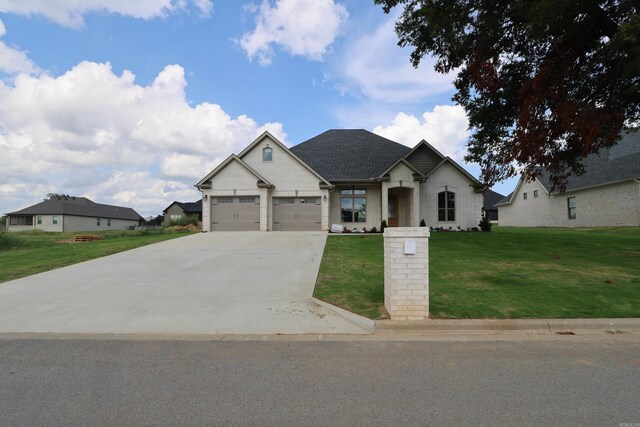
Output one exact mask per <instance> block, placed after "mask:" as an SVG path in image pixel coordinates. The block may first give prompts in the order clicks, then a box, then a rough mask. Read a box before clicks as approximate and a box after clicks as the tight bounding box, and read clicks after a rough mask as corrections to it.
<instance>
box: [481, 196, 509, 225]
mask: <svg viewBox="0 0 640 427" xmlns="http://www.w3.org/2000/svg"><path fill="white" fill-rule="evenodd" d="M502 199H504V196H503V195H502V194H500V193H496V192H495V191H493V190H487V192H486V193H484V197H483V199H482V206H483V209H484V212H485V215H487V216H488V217H489V220H490V221H498V208H497V207H496V206H495V204H496V203H498V202H500V201H501V200H502Z"/></svg>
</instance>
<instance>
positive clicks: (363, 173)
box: [291, 129, 410, 181]
mask: <svg viewBox="0 0 640 427" xmlns="http://www.w3.org/2000/svg"><path fill="white" fill-rule="evenodd" d="M409 151H410V149H409V147H407V146H404V145H402V144H398V143H397V142H394V141H391V140H389V139H387V138H383V137H381V136H379V135H376V134H374V133H372V132H369V131H367V130H364V129H331V130H328V131H326V132H323V133H321V134H320V135H318V136H315V137H313V138H311V139H308V140H306V141H304V142H302V143H300V144H298V145H295V146H293V147H291V152H292V153H294V154H295V155H297V156H298V157H300V158H301V159H302V160H304V161H305V162H306V163H308V164H309V165H310V166H311V167H312V168H313V169H314V170H317V171H318V172H319V173H320V174H322V176H324V177H326V178H327V179H328V180H330V181H340V180H363V181H365V180H373V179H375V178H376V177H379V176H380V175H381V174H383V172H384V171H386V170H387V169H388V168H389V167H390V166H391V165H393V164H394V163H395V162H397V161H398V159H400V158H401V157H403V156H404V155H405V154H407V153H408V152H409Z"/></svg>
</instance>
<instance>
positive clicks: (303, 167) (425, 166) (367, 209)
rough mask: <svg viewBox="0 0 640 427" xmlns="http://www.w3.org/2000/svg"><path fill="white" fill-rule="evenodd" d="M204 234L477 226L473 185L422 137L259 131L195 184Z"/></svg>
mask: <svg viewBox="0 0 640 427" xmlns="http://www.w3.org/2000/svg"><path fill="white" fill-rule="evenodd" d="M196 187H197V188H198V189H199V190H200V191H201V192H202V195H203V198H202V200H203V203H202V218H203V230H204V231H241V230H261V231H271V230H273V231H286V230H290V231H296V230H329V229H330V228H331V227H332V225H338V226H340V227H346V228H349V229H363V228H367V229H371V228H373V227H376V228H378V229H379V228H380V225H381V222H382V221H383V220H384V221H386V222H387V224H388V225H389V226H391V227H393V226H418V225H419V224H420V220H422V219H424V220H425V222H426V224H427V226H432V227H452V228H455V227H461V228H465V229H466V228H470V227H476V226H477V225H478V222H479V221H480V218H481V212H482V205H483V197H482V193H481V192H480V191H479V190H478V188H479V187H480V183H479V182H478V181H477V180H476V179H475V178H474V177H473V176H471V175H470V174H469V173H468V172H467V171H465V170H464V169H463V168H462V167H460V166H459V165H458V164H457V163H456V162H454V161H453V160H452V159H451V158H449V157H445V156H443V155H442V154H440V153H439V152H438V151H437V150H436V149H435V148H434V147H432V146H431V145H429V144H428V143H427V142H426V141H421V142H419V143H418V144H417V145H416V146H415V147H414V148H413V149H411V148H409V147H406V146H404V145H401V144H398V143H396V142H394V141H391V140H389V139H386V138H383V137H381V136H378V135H375V134H373V133H371V132H368V131H366V130H363V129H341V130H329V131H327V132H324V133H322V134H320V135H318V136H316V137H314V138H311V139H309V140H307V141H305V142H303V143H301V144H299V145H296V146H294V147H291V148H287V147H286V146H285V145H284V144H282V143H281V142H280V141H278V139H277V138H275V137H274V136H273V135H271V134H270V133H268V132H265V133H263V134H262V135H261V136H260V137H258V138H257V139H256V140H255V141H253V142H252V143H251V144H249V146H247V148H245V149H244V150H243V151H242V152H241V153H239V154H238V155H235V154H233V155H231V156H229V157H228V158H227V159H226V160H224V161H223V162H222V163H221V164H220V165H219V166H218V167H216V168H215V169H214V170H213V171H211V172H210V173H209V174H207V175H206V176H205V177H204V178H202V179H201V180H200V182H198V183H197V184H196Z"/></svg>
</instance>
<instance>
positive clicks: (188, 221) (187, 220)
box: [169, 215, 198, 227]
mask: <svg viewBox="0 0 640 427" xmlns="http://www.w3.org/2000/svg"><path fill="white" fill-rule="evenodd" d="M174 225H181V226H183V227H184V226H186V225H198V217H197V216H188V215H185V216H181V217H180V218H178V219H172V220H171V222H170V223H169V227H173V226H174Z"/></svg>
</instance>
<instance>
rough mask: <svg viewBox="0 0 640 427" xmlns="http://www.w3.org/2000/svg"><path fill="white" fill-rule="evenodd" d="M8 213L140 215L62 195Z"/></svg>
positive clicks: (105, 215) (136, 219)
mask: <svg viewBox="0 0 640 427" xmlns="http://www.w3.org/2000/svg"><path fill="white" fill-rule="evenodd" d="M7 215H74V216H88V217H94V218H111V219H125V220H131V221H138V220H139V219H140V215H138V213H137V212H136V211H134V210H133V209H131V208H125V207H122V206H113V205H103V204H101V203H95V202H93V201H91V200H89V199H87V198H86V197H60V198H54V199H49V200H45V201H43V202H40V203H37V204H35V205H33V206H29V207H28V208H24V209H21V210H19V211H15V212H10V213H8V214H7Z"/></svg>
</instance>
